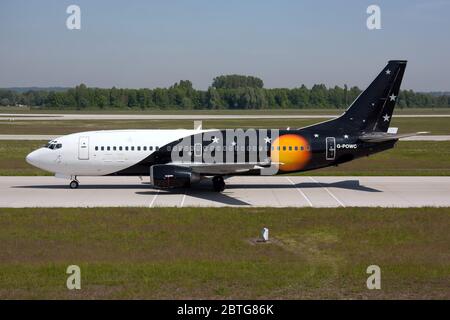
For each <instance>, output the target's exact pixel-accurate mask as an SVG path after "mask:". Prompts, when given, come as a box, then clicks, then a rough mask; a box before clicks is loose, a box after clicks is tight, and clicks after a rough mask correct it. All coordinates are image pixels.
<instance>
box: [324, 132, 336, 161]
mask: <svg viewBox="0 0 450 320" xmlns="http://www.w3.org/2000/svg"><path fill="white" fill-rule="evenodd" d="M325 141H326V152H325V153H326V159H327V160H334V158H336V139H335V138H334V137H327V138H326V139H325Z"/></svg>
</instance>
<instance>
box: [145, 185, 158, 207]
mask: <svg viewBox="0 0 450 320" xmlns="http://www.w3.org/2000/svg"><path fill="white" fill-rule="evenodd" d="M159 190H160V189H158V190H157V191H156V194H155V196H154V197H153V199H152V202H150V205H149V206H148V207H149V208H151V207H153V204H154V203H155V200H156V198H157V197H158V194H159Z"/></svg>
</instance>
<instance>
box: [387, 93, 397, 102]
mask: <svg viewBox="0 0 450 320" xmlns="http://www.w3.org/2000/svg"><path fill="white" fill-rule="evenodd" d="M396 98H397V96H396V95H394V94H391V95H390V96H389V99H391V101H395V99H396Z"/></svg>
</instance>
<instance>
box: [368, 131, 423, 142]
mask: <svg viewBox="0 0 450 320" xmlns="http://www.w3.org/2000/svg"><path fill="white" fill-rule="evenodd" d="M425 133H428V132H425V131H421V132H415V133H403V134H393V133H388V132H372V133H367V134H364V135H362V136H359V139H360V140H361V141H365V142H383V141H390V140H398V139H400V138H406V137H411V136H417V135H420V134H425Z"/></svg>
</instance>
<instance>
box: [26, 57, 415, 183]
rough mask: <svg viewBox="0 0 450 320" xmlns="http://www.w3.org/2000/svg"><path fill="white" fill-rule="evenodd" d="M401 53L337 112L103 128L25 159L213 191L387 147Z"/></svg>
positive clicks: (391, 140) (57, 169) (72, 175)
mask: <svg viewBox="0 0 450 320" xmlns="http://www.w3.org/2000/svg"><path fill="white" fill-rule="evenodd" d="M405 68H406V61H399V60H395V61H389V62H388V64H387V66H386V67H385V68H383V70H382V71H381V73H380V74H379V75H378V76H377V77H376V78H375V80H374V81H373V82H372V83H371V84H370V85H369V87H368V88H367V89H366V90H365V91H363V92H362V93H361V94H360V95H359V96H358V97H357V98H356V100H355V101H354V102H353V103H352V104H351V106H350V107H349V108H348V109H347V110H346V111H345V112H344V113H343V114H342V115H341V116H340V117H337V118H335V119H332V120H329V121H325V122H322V123H319V124H316V125H312V126H308V127H305V128H300V129H285V130H281V129H280V130H278V129H277V130H266V129H255V130H252V129H248V130H202V129H198V130H106V131H89V132H81V133H74V134H69V135H66V136H62V137H59V138H57V139H54V140H52V141H50V142H49V143H48V144H47V145H46V146H44V147H42V148H40V149H38V150H35V151H33V152H31V153H30V154H29V155H28V156H27V157H26V160H27V162H28V163H30V164H32V165H34V166H36V167H38V168H41V169H43V170H47V171H50V172H53V173H55V176H56V177H62V178H67V179H70V185H69V186H70V188H73V189H74V188H77V187H78V185H79V182H78V179H77V178H78V177H80V176H107V175H119V176H121V175H122V176H129V175H135V176H149V177H150V182H151V183H152V184H153V186H155V187H159V188H173V187H189V186H191V185H192V184H194V183H196V182H198V181H200V180H201V179H203V178H212V181H213V187H214V190H216V191H223V190H224V189H225V182H224V178H226V177H229V176H233V175H255V174H282V173H289V172H297V171H306V170H313V169H319V168H323V167H328V166H335V165H338V164H341V163H344V162H348V161H351V160H354V159H357V158H360V157H365V156H369V155H371V154H374V153H377V152H380V151H383V150H387V149H390V148H392V147H394V145H395V143H396V142H397V141H398V139H399V138H401V137H406V136H411V135H414V134H416V133H414V134H397V132H396V130H395V128H389V124H390V121H391V118H392V113H393V111H394V106H395V104H396V100H397V97H398V94H399V90H400V84H401V82H402V78H403V74H404V71H405Z"/></svg>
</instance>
